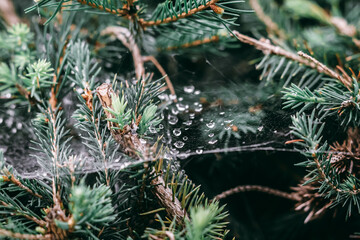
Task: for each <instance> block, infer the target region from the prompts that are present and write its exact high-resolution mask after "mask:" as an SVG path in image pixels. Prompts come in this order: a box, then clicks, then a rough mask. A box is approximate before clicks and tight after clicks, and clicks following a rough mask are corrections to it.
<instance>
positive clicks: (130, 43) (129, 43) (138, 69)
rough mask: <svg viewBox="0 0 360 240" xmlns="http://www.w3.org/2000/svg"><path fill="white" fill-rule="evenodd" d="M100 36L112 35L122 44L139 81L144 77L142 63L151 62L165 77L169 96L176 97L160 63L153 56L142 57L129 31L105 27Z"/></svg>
mask: <svg viewBox="0 0 360 240" xmlns="http://www.w3.org/2000/svg"><path fill="white" fill-rule="evenodd" d="M102 34H112V35H115V37H116V38H117V39H119V40H120V41H121V42H122V44H123V45H124V46H125V47H127V48H128V49H129V50H130V52H131V54H132V58H133V61H134V67H135V74H136V78H137V79H140V78H141V77H142V78H143V79H144V76H145V68H144V62H146V61H151V62H152V63H153V64H154V65H155V67H156V68H157V69H158V70H159V72H160V73H161V74H162V76H164V77H165V81H166V84H167V86H168V88H169V90H170V92H171V94H173V95H176V93H175V89H174V86H173V85H172V83H171V80H170V78H169V77H168V76H167V74H166V72H165V70H164V68H163V67H162V66H161V65H160V63H159V62H158V61H157V60H156V58H155V57H153V56H144V57H143V56H142V55H141V51H140V48H139V47H138V45H137V44H136V42H135V39H134V37H133V36H132V35H131V33H130V31H129V30H128V29H127V28H123V27H118V26H116V27H115V26H113V27H107V28H106V29H105V30H103V31H102Z"/></svg>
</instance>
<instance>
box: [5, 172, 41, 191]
mask: <svg viewBox="0 0 360 240" xmlns="http://www.w3.org/2000/svg"><path fill="white" fill-rule="evenodd" d="M2 171H3V173H4V174H5V176H2V177H3V181H4V182H11V183H12V184H14V185H16V186H17V187H19V188H21V189H23V190H25V191H26V192H28V193H30V194H31V195H33V196H35V197H38V198H42V196H41V195H39V194H37V193H35V192H33V191H32V190H31V189H30V188H28V187H26V186H24V184H22V183H21V182H20V180H19V179H17V178H16V177H15V176H14V174H12V173H10V172H9V170H7V169H3V170H2Z"/></svg>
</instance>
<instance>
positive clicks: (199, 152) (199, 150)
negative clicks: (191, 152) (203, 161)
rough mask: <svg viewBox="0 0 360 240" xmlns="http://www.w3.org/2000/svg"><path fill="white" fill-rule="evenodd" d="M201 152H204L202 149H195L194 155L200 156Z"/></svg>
mask: <svg viewBox="0 0 360 240" xmlns="http://www.w3.org/2000/svg"><path fill="white" fill-rule="evenodd" d="M203 152H204V150H203V149H196V153H197V154H202V153H203Z"/></svg>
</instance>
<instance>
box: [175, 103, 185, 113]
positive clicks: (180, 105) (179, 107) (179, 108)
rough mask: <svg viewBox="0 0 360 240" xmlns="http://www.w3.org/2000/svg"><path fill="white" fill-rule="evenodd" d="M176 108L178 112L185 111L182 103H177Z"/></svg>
mask: <svg viewBox="0 0 360 240" xmlns="http://www.w3.org/2000/svg"><path fill="white" fill-rule="evenodd" d="M176 107H177V109H178V110H179V111H180V112H182V111H185V109H186V106H185V105H184V104H182V103H177V104H176Z"/></svg>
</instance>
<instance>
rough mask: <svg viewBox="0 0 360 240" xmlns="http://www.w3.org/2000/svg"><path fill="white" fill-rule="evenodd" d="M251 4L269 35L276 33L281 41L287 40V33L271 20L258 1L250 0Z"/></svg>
mask: <svg viewBox="0 0 360 240" xmlns="http://www.w3.org/2000/svg"><path fill="white" fill-rule="evenodd" d="M249 3H250V6H251V7H252V8H253V9H254V10H255V13H256V15H257V16H258V18H259V19H260V20H261V21H262V22H263V23H264V24H265V26H266V28H267V31H268V33H269V34H272V33H275V35H277V36H279V37H280V39H286V38H287V36H286V34H285V32H284V31H283V30H282V29H281V28H279V26H278V25H277V24H276V23H275V22H274V21H273V20H272V19H271V17H269V16H268V15H266V14H265V12H264V10H263V8H262V7H261V6H260V4H259V2H258V0H250V2H249Z"/></svg>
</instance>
